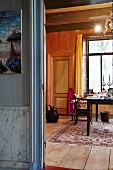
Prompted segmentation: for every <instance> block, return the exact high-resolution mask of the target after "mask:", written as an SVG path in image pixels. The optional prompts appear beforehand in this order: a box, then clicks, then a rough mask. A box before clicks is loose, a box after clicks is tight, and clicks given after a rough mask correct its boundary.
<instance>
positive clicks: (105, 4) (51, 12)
mask: <svg viewBox="0 0 113 170" xmlns="http://www.w3.org/2000/svg"><path fill="white" fill-rule="evenodd" d="M111 6H112V2H109V3H103V4H93V5H84V6H76V7H68V8H58V9H49V10H45V13H46V14H54V13H63V12H72V11H82V10H89V9H101V8H109V7H110V8H111Z"/></svg>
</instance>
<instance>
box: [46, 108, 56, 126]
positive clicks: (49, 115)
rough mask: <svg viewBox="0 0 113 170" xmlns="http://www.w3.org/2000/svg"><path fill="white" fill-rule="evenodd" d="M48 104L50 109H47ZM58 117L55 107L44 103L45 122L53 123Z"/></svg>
mask: <svg viewBox="0 0 113 170" xmlns="http://www.w3.org/2000/svg"><path fill="white" fill-rule="evenodd" d="M48 106H50V109H48ZM58 119H59V114H58V111H57V110H56V109H54V106H53V107H52V106H51V105H46V120H47V122H50V123H53V122H57V121H58Z"/></svg>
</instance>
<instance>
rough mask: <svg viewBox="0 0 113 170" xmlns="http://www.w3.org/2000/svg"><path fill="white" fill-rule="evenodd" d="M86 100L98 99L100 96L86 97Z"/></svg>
mask: <svg viewBox="0 0 113 170" xmlns="http://www.w3.org/2000/svg"><path fill="white" fill-rule="evenodd" d="M87 99H100V96H94V95H93V96H87Z"/></svg>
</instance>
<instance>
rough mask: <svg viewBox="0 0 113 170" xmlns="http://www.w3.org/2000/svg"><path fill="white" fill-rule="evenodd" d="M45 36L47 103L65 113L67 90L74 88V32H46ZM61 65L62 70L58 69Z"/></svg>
mask: <svg viewBox="0 0 113 170" xmlns="http://www.w3.org/2000/svg"><path fill="white" fill-rule="evenodd" d="M46 38H47V39H46V52H47V104H48V105H49V104H51V105H55V106H56V107H57V109H58V110H59V112H60V113H61V114H66V113H67V110H66V109H67V94H68V90H69V88H72V89H73V90H74V81H75V50H76V48H75V47H76V32H75V31H68V32H54V33H47V36H46ZM56 64H57V69H56V70H55V68H56V67H55V66H56ZM61 65H62V66H63V67H64V70H63V69H60V66H61ZM58 68H59V69H58ZM66 72H67V73H68V76H65V73H66ZM60 75H61V76H60ZM56 80H57V81H56ZM55 82H56V83H55ZM58 82H59V83H58ZM56 86H57V91H56ZM61 86H62V87H63V88H61ZM61 103H62V107H61Z"/></svg>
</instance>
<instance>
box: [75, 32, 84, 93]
mask: <svg viewBox="0 0 113 170" xmlns="http://www.w3.org/2000/svg"><path fill="white" fill-rule="evenodd" d="M75 69H76V72H75V94H78V95H79V96H83V89H82V34H79V35H77V40H76V64H75Z"/></svg>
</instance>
